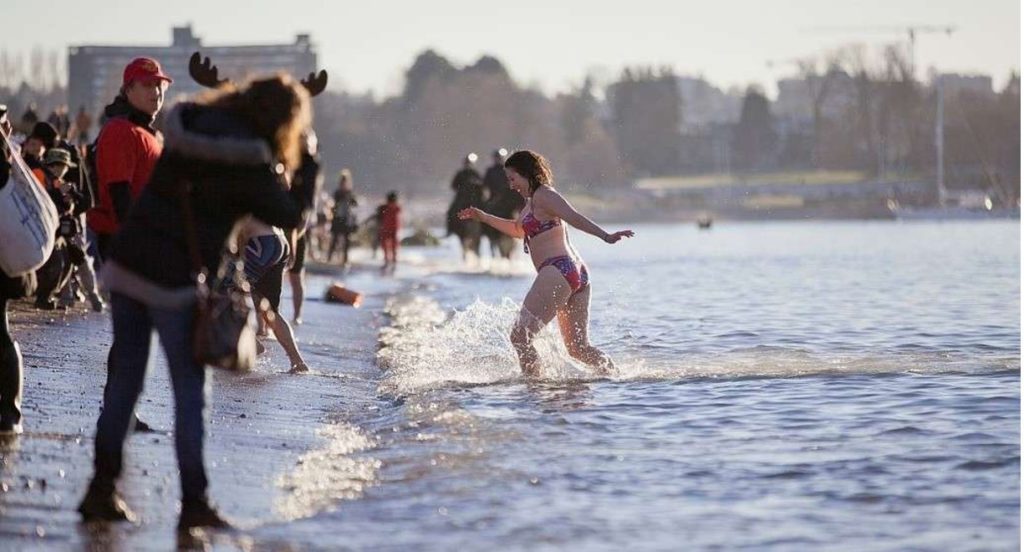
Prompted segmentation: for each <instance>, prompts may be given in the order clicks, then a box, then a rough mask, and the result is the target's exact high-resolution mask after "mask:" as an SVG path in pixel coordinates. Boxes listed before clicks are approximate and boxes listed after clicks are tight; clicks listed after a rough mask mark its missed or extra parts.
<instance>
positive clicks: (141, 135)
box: [89, 96, 163, 234]
mask: <svg viewBox="0 0 1024 552" xmlns="http://www.w3.org/2000/svg"><path fill="white" fill-rule="evenodd" d="M104 116H105V117H106V118H107V122H106V124H104V125H103V128H102V129H101V130H100V135H99V138H97V139H96V173H97V174H96V178H97V186H96V188H97V191H98V192H99V197H98V198H96V200H97V202H96V207H95V208H93V209H92V210H91V211H89V227H90V228H92V229H93V231H95V232H97V233H99V234H113V233H114V232H116V231H117V229H118V228H119V227H120V224H121V222H122V221H123V220H124V219H125V217H126V216H127V214H128V209H129V207H130V206H131V204H132V202H134V201H135V200H136V199H137V198H138V197H139V195H140V194H141V193H142V189H143V187H145V185H146V183H147V182H148V181H149V179H150V176H151V175H152V173H153V169H154V167H155V166H156V162H157V160H158V159H159V158H160V153H161V151H162V150H163V143H162V140H161V137H160V134H159V133H158V132H157V131H156V129H154V128H153V117H152V116H150V115H148V114H146V113H143V112H142V111H139V110H138V109H135V108H134V107H132V106H131V104H129V103H128V100H127V99H125V98H124V97H123V96H118V97H117V98H115V99H114V102H113V103H111V104H110V105H108V106H107V107H106V109H105V110H104Z"/></svg>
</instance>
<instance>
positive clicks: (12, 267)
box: [0, 132, 60, 276]
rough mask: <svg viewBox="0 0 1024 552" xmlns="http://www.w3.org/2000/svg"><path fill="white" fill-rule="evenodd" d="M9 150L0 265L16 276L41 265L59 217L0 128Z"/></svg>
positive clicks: (1, 200) (0, 215)
mask: <svg viewBox="0 0 1024 552" xmlns="http://www.w3.org/2000/svg"><path fill="white" fill-rule="evenodd" d="M0 139H2V140H3V141H4V142H6V143H7V147H8V148H9V151H10V152H11V176H10V178H9V179H8V180H7V185H6V186H4V187H3V188H2V189H0V269H3V271H4V272H5V273H6V274H7V275H8V276H19V275H21V274H25V273H26V272H32V271H33V270H35V269H37V268H39V267H40V266H43V263H45V262H46V259H48V258H49V257H50V253H51V252H52V251H53V241H54V238H55V236H56V235H57V225H58V224H60V217H59V216H58V215H57V208H56V207H54V205H53V201H51V200H50V197H49V196H47V195H46V193H45V192H44V191H43V188H42V187H41V186H40V185H39V183H38V182H36V178H35V176H33V175H32V173H31V171H29V169H28V167H27V166H26V165H25V161H24V160H22V158H21V155H20V154H19V151H18V149H17V148H15V147H13V146H12V144H11V142H10V140H8V138H7V136H4V133H3V132H0Z"/></svg>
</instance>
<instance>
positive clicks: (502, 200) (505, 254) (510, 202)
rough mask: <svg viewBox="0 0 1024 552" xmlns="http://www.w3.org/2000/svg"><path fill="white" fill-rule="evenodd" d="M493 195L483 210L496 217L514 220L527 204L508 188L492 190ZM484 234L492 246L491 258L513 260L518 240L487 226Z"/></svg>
mask: <svg viewBox="0 0 1024 552" xmlns="http://www.w3.org/2000/svg"><path fill="white" fill-rule="evenodd" d="M491 193H492V196H491V198H490V199H489V200H488V201H487V203H486V204H485V205H484V208H483V210H484V211H485V212H487V213H490V214H492V215H494V216H496V217H501V218H505V219H514V218H516V215H517V214H518V213H519V211H520V210H521V209H522V208H523V206H524V204H525V201H523V198H522V197H520V196H519V194H517V193H516V192H514V191H513V190H512V189H510V188H507V187H506V188H505V189H504V190H500V189H499V190H494V189H492V192H491ZM483 232H484V235H485V236H487V242H488V243H490V246H491V257H497V256H499V255H500V256H501V258H503V259H510V258H512V251H513V250H514V249H515V247H516V240H515V239H513V238H512V236H509V235H508V234H505V233H504V232H501V231H499V230H496V229H494V228H491V227H490V226H486V225H485V226H484V228H483Z"/></svg>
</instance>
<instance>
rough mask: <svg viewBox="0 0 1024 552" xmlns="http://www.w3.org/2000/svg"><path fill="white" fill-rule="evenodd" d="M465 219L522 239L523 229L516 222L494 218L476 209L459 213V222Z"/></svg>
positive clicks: (468, 208) (467, 209) (469, 208)
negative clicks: (476, 221)
mask: <svg viewBox="0 0 1024 552" xmlns="http://www.w3.org/2000/svg"><path fill="white" fill-rule="evenodd" d="M466 219H473V220H478V221H480V222H482V223H484V224H486V225H487V226H490V227H491V228H494V229H495V230H497V231H499V232H501V233H503V234H508V235H509V236H512V237H513V238H522V237H523V227H522V226H520V225H519V223H518V222H517V221H515V220H512V219H506V218H501V217H496V216H494V215H492V214H490V213H485V212H483V211H481V210H480V209H478V208H476V207H467V208H465V209H463V210H461V211H459V220H466Z"/></svg>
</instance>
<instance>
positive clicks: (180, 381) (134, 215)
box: [78, 75, 316, 529]
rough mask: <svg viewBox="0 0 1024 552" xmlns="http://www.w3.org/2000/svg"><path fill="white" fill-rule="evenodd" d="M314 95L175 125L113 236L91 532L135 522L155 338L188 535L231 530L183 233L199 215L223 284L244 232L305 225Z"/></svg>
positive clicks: (294, 90) (245, 100)
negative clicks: (133, 491)
mask: <svg viewBox="0 0 1024 552" xmlns="http://www.w3.org/2000/svg"><path fill="white" fill-rule="evenodd" d="M310 121H311V115H310V105H309V95H308V93H307V92H306V90H305V89H303V87H302V86H300V85H299V84H298V83H297V82H295V81H294V80H292V79H291V78H290V77H287V76H283V75H282V76H277V77H273V78H269V79H264V80H257V81H254V82H252V83H251V84H249V85H248V86H246V87H244V88H241V89H237V90H236V89H235V88H234V87H232V86H225V87H223V88H221V89H219V90H217V91H215V92H213V93H211V95H210V96H208V97H206V98H205V99H204V100H202V101H200V102H198V103H184V104H180V105H179V106H177V107H175V108H174V109H173V110H172V111H171V112H170V113H169V114H168V115H167V118H166V121H165V125H164V130H165V144H164V151H163V154H162V155H161V157H160V160H159V162H158V163H157V166H156V168H155V170H154V173H153V177H152V179H151V180H150V182H149V185H148V186H147V187H146V188H145V189H144V191H143V192H142V194H141V195H140V196H139V198H138V200H137V202H136V203H135V204H134V206H133V208H132V210H131V211H130V213H129V214H128V217H127V219H126V220H125V221H124V224H123V226H122V228H121V230H120V231H119V233H118V234H117V235H116V236H115V238H114V241H113V244H112V247H111V255H110V260H109V262H108V263H106V264H105V265H104V268H103V270H102V273H101V279H103V280H104V282H105V284H106V286H107V288H108V289H109V290H110V292H111V297H110V312H111V315H112V317H113V330H114V342H113V344H112V345H111V354H110V362H111V369H112V370H113V371H114V372H116V373H117V377H116V378H111V380H110V381H109V382H108V388H107V390H106V392H105V395H104V400H103V410H102V411H101V413H100V416H99V420H98V422H97V425H96V443H95V448H96V454H95V465H94V468H95V474H94V476H93V479H92V482H91V483H90V485H89V489H88V491H87V492H86V495H85V498H84V499H83V501H82V503H81V505H80V506H79V509H78V510H79V512H80V513H81V514H82V517H83V519H84V520H85V521H90V520H133V519H134V515H133V513H132V512H131V510H130V509H129V507H128V505H127V504H126V503H125V502H124V500H122V498H121V496H120V494H119V493H118V491H117V480H118V477H119V476H120V475H121V471H122V462H123V457H124V443H125V437H126V436H127V434H128V432H129V430H130V427H129V426H130V425H131V423H132V420H133V413H134V411H135V406H136V402H137V401H138V398H139V394H140V393H141V392H142V386H143V382H144V380H145V376H146V367H147V364H148V360H149V356H150V350H149V349H150V337H151V334H152V332H153V331H154V330H155V331H156V332H157V334H159V336H160V344H161V346H162V347H163V349H164V354H165V355H166V357H167V364H168V367H169V369H170V377H171V378H170V379H171V386H172V390H173V392H174V402H175V422H174V423H175V428H174V438H175V448H176V452H177V456H178V466H179V469H180V474H181V496H182V507H181V517H180V519H179V522H178V527H179V528H180V529H189V528H192V527H213V528H218V527H227V526H228V523H227V522H226V521H225V520H224V519H223V518H222V517H221V515H220V514H219V513H218V512H217V510H216V509H215V508H214V507H213V506H212V504H211V502H210V499H209V495H208V494H207V485H208V482H207V476H206V469H205V467H204V463H203V437H204V423H205V411H206V401H207V398H206V397H207V393H208V390H207V382H206V368H205V367H204V366H203V365H201V364H199V363H198V362H197V361H196V359H195V355H194V353H193V339H192V335H193V330H194V312H193V309H194V306H195V289H194V285H195V279H194V274H193V270H192V263H191V261H190V257H189V247H188V243H187V239H186V229H185V226H184V219H185V217H184V210H183V209H182V205H183V202H184V201H187V202H188V203H189V205H188V207H189V208H190V209H191V211H192V217H191V218H193V219H194V222H195V234H196V235H197V238H198V242H199V243H198V249H199V252H200V257H201V261H202V264H203V265H204V268H205V269H206V270H207V271H208V272H210V273H215V272H216V270H217V267H218V266H219V264H220V261H221V257H222V254H223V252H224V250H225V246H226V245H227V244H228V243H229V239H228V238H229V235H230V234H231V233H232V230H233V228H234V226H235V224H236V223H237V222H238V221H239V220H240V219H242V218H243V217H245V216H247V215H252V216H254V217H257V218H259V219H260V220H263V221H265V222H266V223H268V224H271V225H274V226H278V227H281V228H289V229H290V228H295V227H296V226H298V225H300V224H302V222H303V220H304V218H303V215H304V211H306V210H307V209H309V208H310V207H311V206H312V203H313V198H314V197H316V196H315V194H316V190H315V184H313V183H306V182H302V183H299V184H298V185H296V186H293V187H291V188H290V189H289V188H288V187H287V186H286V185H285V182H286V180H287V176H288V174H290V173H291V172H292V171H295V170H296V169H297V168H298V167H299V166H300V164H301V163H303V162H307V161H308V160H309V159H310V157H309V154H308V152H306V151H304V143H303V141H302V139H301V137H302V135H303V132H305V131H306V130H307V129H308V128H309V125H310Z"/></svg>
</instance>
